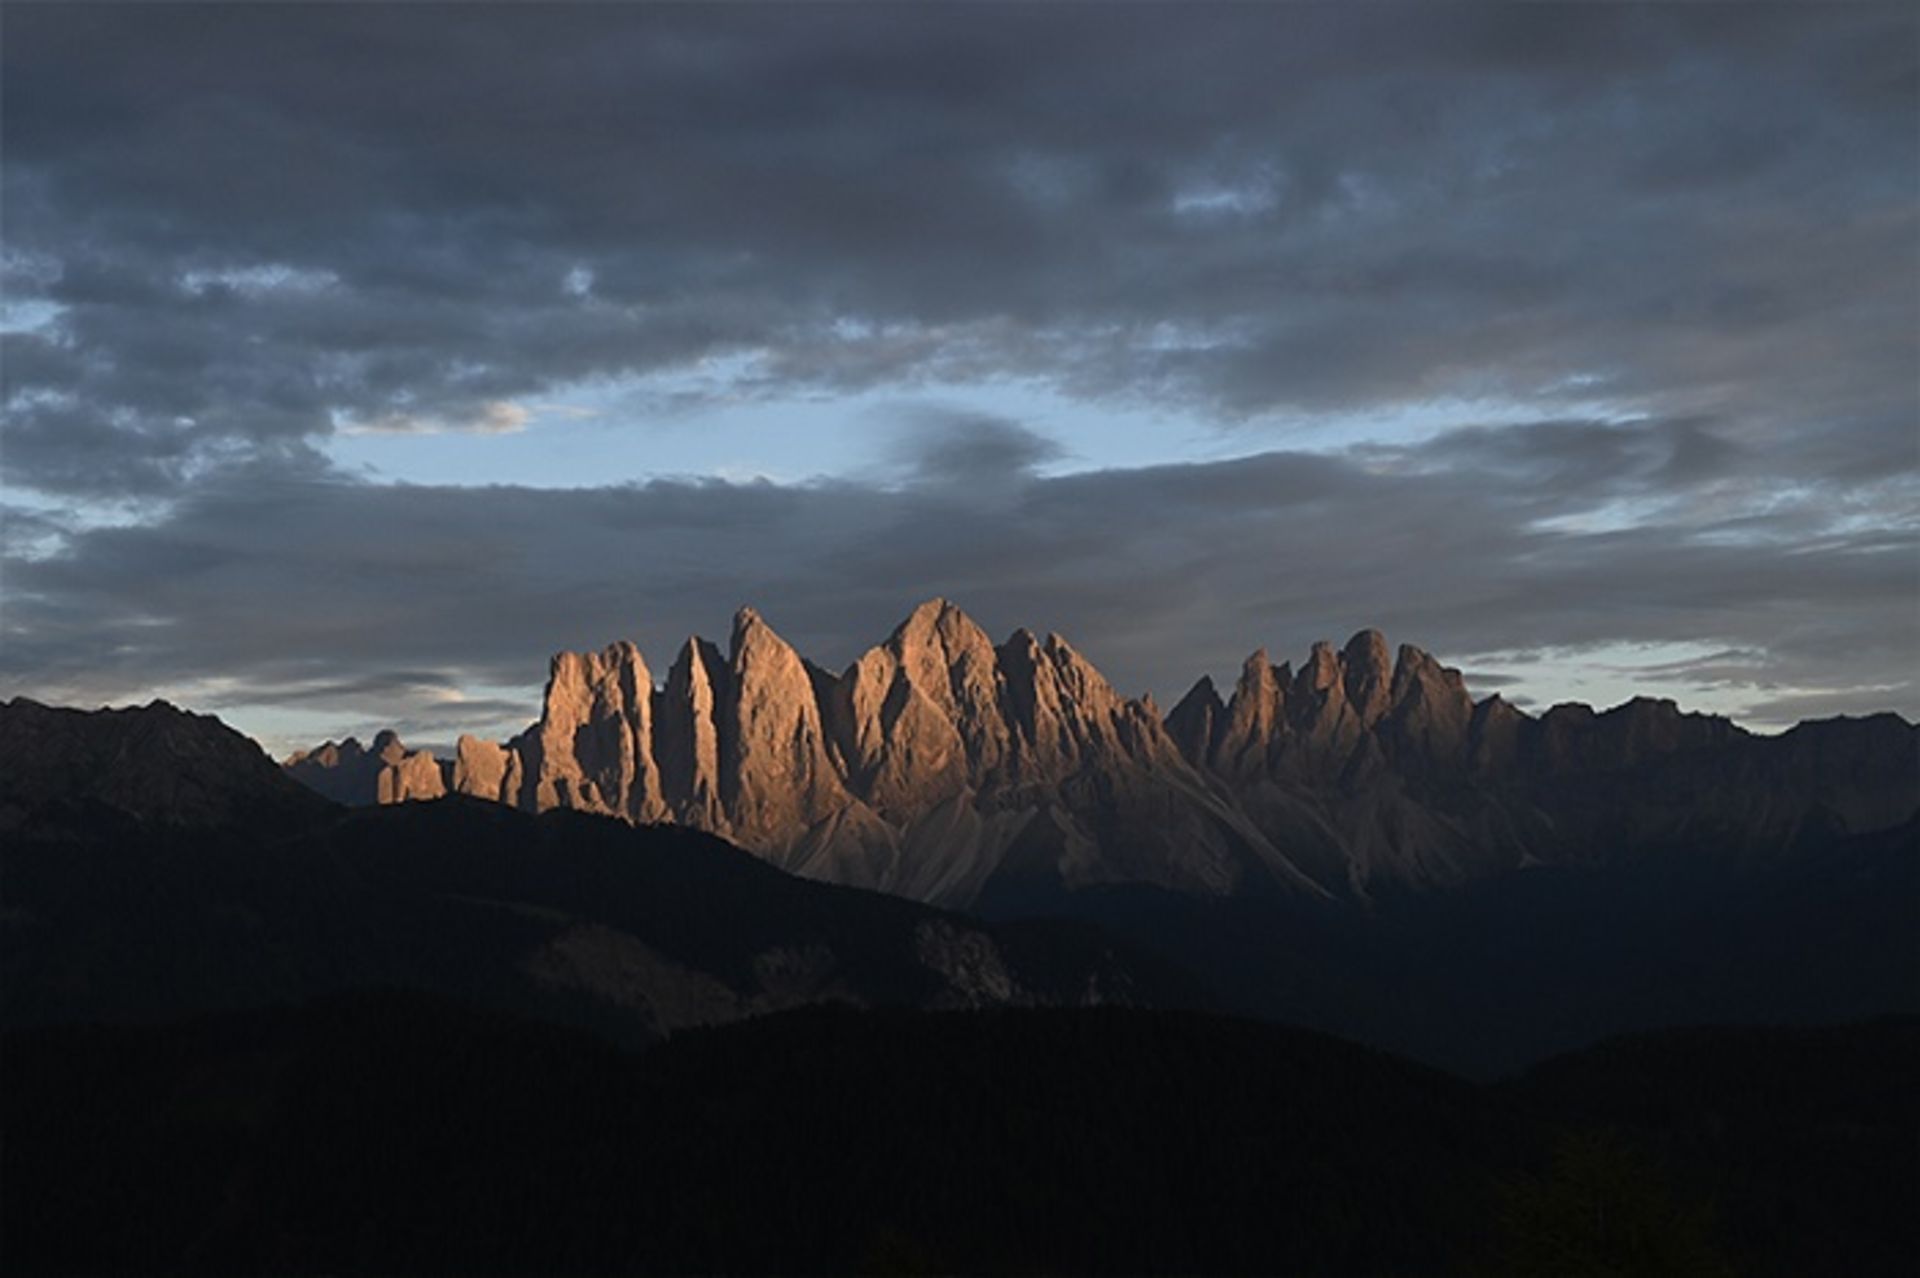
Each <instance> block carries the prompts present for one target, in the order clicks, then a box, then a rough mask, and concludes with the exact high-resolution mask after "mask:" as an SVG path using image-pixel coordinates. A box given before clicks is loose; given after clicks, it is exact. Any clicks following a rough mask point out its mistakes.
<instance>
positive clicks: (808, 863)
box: [285, 599, 1920, 912]
mask: <svg viewBox="0 0 1920 1278" xmlns="http://www.w3.org/2000/svg"><path fill="white" fill-rule="evenodd" d="M285 766H286V768H287V771H288V773H289V774H290V775H292V776H293V777H295V778H297V779H299V780H301V781H303V782H305V783H306V784H307V785H309V786H310V787H312V788H313V789H315V790H317V791H319V792H321V793H322V794H325V795H327V796H329V797H331V798H334V799H335V800H337V801H340V802H346V803H352V804H373V803H395V802H402V801H407V800H417V799H431V798H435V797H438V796H440V795H442V794H447V793H453V794H461V795H467V796H471V797H476V798H481V799H487V800H493V801H497V802H500V803H504V804H507V805H509V806H512V807H517V808H521V809H524V810H527V811H533V812H540V811H547V810H550V809H555V808H564V809H574V810H579V811H585V812H592V813H599V814H603V815H608V816H614V817H617V818H620V819H622V820H625V821H628V822H632V823H635V824H653V823H672V824H678V825H685V826H690V827H693V828H695V829H699V830H704V831H707V832H710V833H713V834H716V835H719V836H721V837H723V838H726V839H728V840H729V841H731V842H733V843H735V844H737V845H738V846H740V847H743V848H746V849H747V850H749V851H751V852H753V853H755V854H756V855H758V856H760V857H762V858H764V859H766V860H767V861H769V862H771V863H772V864H774V865H776V866H778V867H780V868H781V869H784V870H787V871H789V872H792V873H796V874H800V875H803V876H806V877H810V878H816V879H822V880H826V881H829V882H835V883H841V884H846V885H850V886H856V887H863V888H870V889H874V890H878V891H883V892H887V893H891V894H894V895H899V896H905V897H909V898H912V899H914V900H919V901H923V902H928V903H932V904H936V905H940V906H944V907H948V908H956V909H973V910H986V911H989V912H1004V911H1009V910H1011V911H1017V912H1018V911H1030V910H1031V909H1033V908H1036V907H1037V906H1039V905H1043V904H1045V903H1047V902H1054V901H1058V900H1061V899H1063V898H1065V897H1068V896H1071V895H1072V894H1074V893H1077V892H1083V891H1086V890H1088V889H1092V888H1097V887H1103V886H1110V885H1118V884H1138V885H1147V886H1151V887H1155V888H1161V889H1166V890H1169V891H1173V892H1178V893H1183V894H1190V895H1197V896H1206V897H1233V896H1247V895H1254V896H1281V897H1289V898H1299V899H1326V900H1351V901H1357V902H1361V903H1372V902H1376V901H1377V900H1379V899H1382V898H1385V897H1390V896H1393V895H1397V894H1404V893H1410V892H1411V893H1418V892H1428V891H1433V890H1437V889H1445V888H1449V887H1458V886H1461V885H1465V884H1470V883H1473V882H1477V881H1483V880H1489V879H1493V878H1496V877H1499V876H1501V875H1504V874H1506V873H1507V872H1510V871H1515V870H1520V869H1526V868H1540V867H1578V866H1593V865H1601V864H1613V863H1619V862H1631V861H1635V860H1639V859H1643V858H1646V857H1653V856H1675V855H1684V856H1688V857H1694V858H1708V859H1713V858H1728V857H1731V858H1736V859H1738V860H1742V861H1752V860H1754V859H1756V858H1759V859H1771V858H1777V857H1780V856H1783V855H1790V854H1792V853H1793V851H1794V850H1795V849H1796V848H1802V849H1803V848H1806V847H1809V846H1813V845H1817V844H1820V843H1821V842H1823V841H1827V840H1831V839H1834V838H1841V837H1848V836H1854V835H1864V834H1871V833H1874V832H1877V831H1886V830H1891V829H1895V828H1898V827H1899V826H1901V825H1902V824H1903V823H1906V822H1908V821H1910V820H1912V819H1913V817H1914V815H1915V813H1916V811H1920V730H1916V728H1915V727H1914V725H1912V724H1909V723H1907V722H1906V721H1904V720H1902V719H1901V718H1899V717H1898V716H1895V715H1892V714H1882V715H1875V716H1871V717H1868V718H1864V719H1833V720H1826V721H1821V722H1811V723H1804V724H1801V725H1799V726H1798V727H1796V728H1794V729H1792V730H1790V731H1788V732H1786V733H1783V734H1781V735H1779V736H1774V737H1768V736H1760V735H1756V734H1753V733H1749V732H1747V731H1745V730H1743V729H1741V728H1740V727H1738V726H1737V725H1735V724H1733V723H1732V722H1730V721H1728V720H1726V719H1722V718H1717V717H1713V716H1708V715H1700V714H1690V713H1683V712H1682V711H1680V710H1679V709H1678V708H1677V707H1676V706H1675V704H1674V703H1673V702H1671V701H1666V700H1651V699H1647V698H1637V699H1635V700H1632V701H1630V702H1627V703H1626V704H1624V705H1621V706H1619V707H1616V708H1614V709H1612V710H1608V711H1605V712H1596V711H1594V710H1593V709H1591V708H1589V707H1586V706H1583V705H1560V706H1555V707H1554V708H1552V709H1550V710H1548V711H1546V712H1545V713H1544V714H1541V715H1539V716H1537V717H1536V716H1533V715H1529V714H1527V713H1526V712H1524V711H1523V710H1521V709H1519V708H1517V707H1515V706H1514V705H1512V704H1510V703H1509V702H1507V701H1505V700H1503V699H1502V698H1501V697H1499V696H1498V695H1494V696H1491V697H1488V698H1486V699H1484V700H1481V701H1478V702H1476V701H1474V700H1473V698H1472V697H1471V696H1470V694H1469V693H1468V691H1467V687H1466V684H1465V681H1464V679H1463V677H1462V675H1461V673H1460V672H1459V671H1458V670H1455V669H1452V668H1449V667H1447V666H1445V665H1442V664H1441V663H1440V662H1438V661H1436V660H1435V659H1434V658H1433V657H1432V656H1430V655H1429V654H1428V653H1426V652H1424V651H1422V650H1421V649H1419V648H1417V647H1414V646H1412V645H1403V646H1401V647H1400V649H1399V650H1398V653H1397V654H1395V653H1393V652H1392V651H1391V650H1390V649H1389V648H1388V646H1387V643H1386V640H1385V639H1384V638H1383V637H1382V636H1381V635H1380V633H1379V632H1378V631H1373V630H1364V631H1361V632H1360V633H1358V634H1356V635H1354V636H1353V638H1352V639H1350V640H1349V641H1348V642H1347V643H1346V644H1345V646H1344V647H1340V648H1335V647H1334V646H1333V645H1332V644H1329V643H1325V642H1322V643H1318V644H1316V645H1314V647H1313V650H1312V652H1311V654H1310V655H1309V656H1308V657H1307V659H1306V660H1305V662H1303V663H1302V664H1301V666H1300V667H1299V668H1298V669H1297V670H1296V669H1294V668H1293V667H1292V666H1291V665H1290V664H1289V663H1285V662H1283V663H1281V664H1280V665H1278V666H1276V665H1274V664H1273V663H1272V662H1271V661H1270V660H1269V659H1268V657H1267V654H1266V652H1265V651H1264V650H1262V651H1257V652H1255V653H1253V655H1251V656H1250V657H1248V658H1247V660H1246V662H1245V664H1244V666H1243V667H1242V669H1241V672H1240V675H1239V678H1238V680H1237V682H1236V683H1235V685H1234V687H1233V688H1232V689H1231V691H1230V692H1229V693H1227V695H1225V696H1224V697H1223V696H1222V695H1221V693H1220V691H1219V690H1218V689H1217V688H1216V687H1215V686H1214V684H1213V681H1212V680H1211V679H1209V678H1202V679H1200V680H1199V681H1198V682H1197V683H1196V684H1194V686H1193V688H1192V690H1191V691H1189V692H1188V693H1187V694H1186V696H1184V697H1183V698H1182V699H1181V700H1180V701H1179V703H1178V704H1177V705H1175V706H1174V707H1173V709H1172V710H1171V711H1169V712H1167V713H1166V714H1164V715H1163V714H1161V713H1160V711H1159V710H1158V708H1157V707H1156V706H1155V705H1154V703H1153V701H1152V699H1151V698H1150V697H1141V698H1128V697H1124V696H1122V695H1120V694H1119V693H1118V692H1116V691H1115V689H1114V688H1113V686H1112V685H1111V684H1110V683H1109V682H1108V680H1107V679H1106V678H1105V677H1103V676H1102V675H1101V674H1100V672H1099V671H1098V670H1097V669H1096V668H1095V667H1094V666H1093V665H1092V663H1090V662H1089V661H1088V660H1087V659H1086V658H1085V657H1084V656H1082V655H1081V654H1080V653H1079V652H1078V651H1076V650H1075V649H1074V648H1073V647H1072V646H1071V645H1070V644H1069V643H1068V642H1067V641H1066V640H1065V639H1063V638H1061V637H1060V636H1059V635H1057V634H1049V635H1048V636H1047V637H1046V638H1045V639H1040V638H1037V637H1036V636H1035V635H1034V634H1033V633H1032V632H1030V631H1027V630H1018V631H1015V632H1014V633H1013V634H1012V635H1011V636H1010V637H1009V638H1008V639H1007V640H1006V641H1005V642H1003V643H1000V644H997V645H996V644H995V643H993V642H992V640H991V639H990V638H989V637H988V636H987V634H986V633H985V632H984V631H983V630H982V629H981V628H980V627H979V626H978V625H977V624H975V623H974V622H973V620H972V619H970V618H969V617H968V616H967V615H966V614H965V613H964V612H962V611H961V610H960V609H959V608H957V607H955V606H954V605H953V604H951V603H949V602H947V601H945V600H938V599H936V600H931V601H929V602H927V603H924V604H922V605H920V606H919V607H918V608H916V609H914V611H913V612H912V614H911V615H910V616H908V617H907V619H906V620H905V621H903V622H902V623H901V624H900V625H899V626H898V627H897V628H896V629H895V630H894V632H893V633H892V634H891V635H890V636H889V637H888V638H887V639H886V640H885V641H884V642H883V643H881V644H879V645H877V646H875V647H873V648H870V649H868V650H867V651H866V652H865V653H863V654H862V655H861V656H860V657H859V658H858V659H857V660H855V661H854V662H853V663H852V664H851V665H849V666H848V667H847V668H846V669H845V670H843V671H841V672H840V673H838V674H835V673H833V672H831V671H828V670H825V669H823V668H821V667H820V666H818V665H815V664H814V663H812V662H810V661H808V660H806V659H805V658H803V657H802V656H801V655H800V654H799V653H797V652H796V651H795V650H794V649H793V647H792V646H791V645H789V644H788V643H787V642H786V641H785V640H783V639H782V638H781V637H780V636H779V635H778V634H777V633H775V631H774V630H773V628H772V627H771V626H770V625H769V624H768V623H767V621H766V620H765V619H764V618H763V617H761V616H760V615H759V614H758V613H756V612H755V611H753V610H752V609H750V608H748V609H742V610H741V611H740V612H739V613H738V615H737V616H736V617H735V619H734V623H733V631H732V636H731V639H730V642H729V644H728V646H727V648H726V650H725V651H724V652H723V651H722V650H721V649H720V648H719V647H718V646H717V645H715V644H713V643H710V642H708V641H706V640H704V639H701V638H698V637H694V638H690V639H688V640H687V641H686V643H685V644H684V646H683V647H682V648H681V649H680V652H679V654H678V655H677V656H676V657H675V659H674V661H673V663H672V664H671V666H670V667H669V668H668V671H667V674H666V677H665V679H664V680H663V681H660V682H658V683H656V681H655V679H654V676H653V673H652V671H651V669H650V667H649V666H648V664H647V661H646V658H645V657H644V656H643V655H642V653H641V652H640V650H639V649H638V648H637V647H636V646H635V645H633V644H632V643H629V642H618V643H614V644H611V645H610V646H608V647H607V648H605V649H604V650H602V651H600V652H597V653H576V652H563V653H560V654H558V655H556V656H555V657H554V658H553V659H552V662H551V665H550V668H549V675H548V680H547V685H546V692H545V697H544V701H543V704H542V707H541V712H540V718H539V720H538V722H536V723H534V724H533V725H532V726H530V727H529V728H528V729H527V730H526V731H524V732H522V733H521V734H519V735H518V736H516V737H514V738H512V739H511V740H508V741H505V742H492V741H483V740H480V739H477V738H475V737H471V736H467V737H462V738H461V739H460V740H459V742H458V744H457V746H456V748H455V750H454V756H453V758H452V759H451V760H440V759H436V758H434V757H433V756H432V755H431V754H429V753H427V752H424V751H409V750H408V749H407V748H406V747H405V746H404V745H403V744H402V743H401V742H400V741H399V739H398V737H397V736H396V735H395V734H393V733H392V732H390V731H388V732H382V733H381V734H380V735H379V736H378V737H376V738H375V740H374V743H373V746H372V748H371V749H366V748H363V747H362V746H361V745H360V744H359V742H357V741H355V740H348V741H346V742H344V743H341V744H338V745H336V744H333V743H331V742H330V743H327V744H326V745H323V746H321V747H319V748H318V749H315V750H312V751H307V752H303V753H301V754H297V755H295V756H293V757H292V758H290V759H288V760H287V761H286V765H285Z"/></svg>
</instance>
